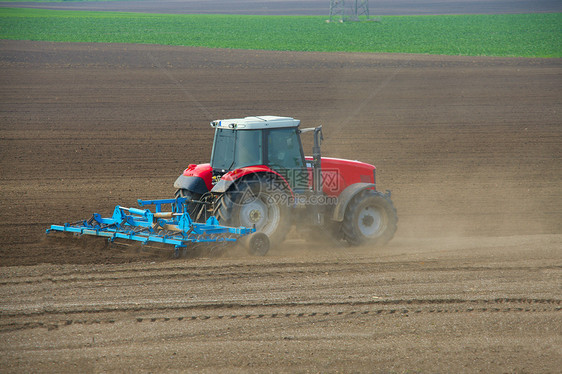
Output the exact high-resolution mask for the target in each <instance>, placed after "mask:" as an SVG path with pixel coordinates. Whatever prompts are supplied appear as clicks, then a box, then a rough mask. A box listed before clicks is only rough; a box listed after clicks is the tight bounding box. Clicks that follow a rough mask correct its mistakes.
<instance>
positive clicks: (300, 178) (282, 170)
mask: <svg viewBox="0 0 562 374" xmlns="http://www.w3.org/2000/svg"><path fill="white" fill-rule="evenodd" d="M266 135H267V142H266V144H267V146H266V156H267V160H266V163H267V165H268V166H269V167H270V168H272V169H273V170H275V171H277V172H278V173H279V174H281V175H282V176H283V177H284V178H285V179H287V181H288V182H289V184H290V185H291V188H292V189H294V190H303V189H306V188H307V187H308V171H307V169H306V164H305V160H304V154H303V151H302V144H301V140H300V136H299V133H298V129H297V128H296V127H290V128H279V129H269V130H267V134H266Z"/></svg>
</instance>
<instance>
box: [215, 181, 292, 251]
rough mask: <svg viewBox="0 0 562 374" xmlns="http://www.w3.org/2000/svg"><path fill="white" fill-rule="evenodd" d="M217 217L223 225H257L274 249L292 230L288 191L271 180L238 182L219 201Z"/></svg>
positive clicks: (216, 211) (216, 209)
mask: <svg viewBox="0 0 562 374" xmlns="http://www.w3.org/2000/svg"><path fill="white" fill-rule="evenodd" d="M214 214H215V216H216V217H217V219H218V220H219V222H220V223H221V224H222V225H226V226H234V227H239V226H243V227H254V226H255V228H256V231H257V232H263V233H264V234H266V235H267V236H268V238H269V241H270V243H271V247H275V246H276V245H278V244H280V243H281V242H282V241H283V240H285V236H286V235H287V233H288V232H289V229H290V227H291V224H290V217H289V204H288V194H287V191H286V189H285V188H284V186H283V184H282V182H278V181H277V180H274V179H272V178H252V179H247V180H241V181H239V182H237V183H236V184H235V186H234V188H232V189H230V190H229V191H227V192H225V193H224V194H222V195H221V196H220V197H219V198H218V201H217V204H216V207H215V213H214Z"/></svg>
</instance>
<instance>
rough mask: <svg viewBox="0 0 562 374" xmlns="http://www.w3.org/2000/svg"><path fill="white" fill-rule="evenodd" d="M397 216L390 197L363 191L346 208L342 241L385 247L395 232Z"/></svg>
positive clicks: (372, 191)
mask: <svg viewBox="0 0 562 374" xmlns="http://www.w3.org/2000/svg"><path fill="white" fill-rule="evenodd" d="M397 223H398V216H397V214H396V209H395V208H394V205H393V204H392V200H390V196H389V195H386V194H383V193H381V192H377V191H374V190H365V191H363V192H361V193H359V194H358V195H357V196H355V197H354V198H353V199H352V200H351V202H350V203H349V205H348V206H347V209H346V212H345V216H344V219H343V234H344V239H345V240H346V241H347V242H348V243H349V244H351V245H355V246H357V245H363V244H372V245H377V246H382V245H385V244H386V243H388V242H389V241H390V239H392V238H393V236H394V233H395V232H396V228H397Z"/></svg>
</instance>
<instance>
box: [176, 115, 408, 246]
mask: <svg viewBox="0 0 562 374" xmlns="http://www.w3.org/2000/svg"><path fill="white" fill-rule="evenodd" d="M299 124H300V121H299V120H296V119H293V118H290V117H276V116H260V117H246V118H237V119H225V120H219V121H213V122H211V126H212V127H213V128H214V129H215V137H214V143H213V151H212V155H211V162H210V163H207V164H200V165H194V164H191V165H189V166H188V167H187V169H185V170H184V172H183V174H182V175H180V176H179V177H178V179H177V180H176V182H175V183H174V187H175V188H176V189H177V192H176V196H180V197H188V198H189V204H188V211H189V213H190V215H191V217H192V218H193V219H194V221H197V222H204V221H205V220H206V219H207V218H208V217H209V216H211V215H214V216H216V217H217V219H218V220H219V222H220V223H221V224H222V225H226V226H234V227H238V226H244V227H255V228H256V230H257V231H261V232H263V233H265V234H267V236H268V237H269V241H270V242H271V245H272V246H275V245H277V244H279V243H281V242H282V241H283V240H284V239H285V236H286V235H287V233H288V232H289V230H290V228H291V227H292V225H296V227H297V228H299V229H300V228H306V229H307V230H308V231H316V232H317V233H320V234H321V235H322V236H324V237H332V238H334V239H335V240H342V241H345V242H347V243H349V244H350V245H361V244H367V243H368V244H373V245H384V244H386V243H387V242H388V241H389V240H391V239H392V237H393V236H394V233H395V231H396V227H397V221H398V217H397V215H396V209H395V208H394V205H393V204H392V201H391V199H390V191H387V192H386V193H381V192H378V191H377V190H376V184H375V180H376V179H375V167H374V166H373V165H370V164H366V163H364V162H359V161H351V160H344V159H338V158H329V157H321V152H320V144H321V141H322V139H323V138H322V126H319V127H316V128H307V129H299ZM307 132H311V133H313V135H314V146H313V150H312V157H308V156H304V153H303V148H302V143H301V137H300V135H301V134H302V133H307ZM265 247H267V246H264V248H265ZM265 251H267V249H265V250H264V252H265ZM256 254H260V255H263V254H265V253H256Z"/></svg>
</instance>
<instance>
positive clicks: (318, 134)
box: [312, 125, 324, 195]
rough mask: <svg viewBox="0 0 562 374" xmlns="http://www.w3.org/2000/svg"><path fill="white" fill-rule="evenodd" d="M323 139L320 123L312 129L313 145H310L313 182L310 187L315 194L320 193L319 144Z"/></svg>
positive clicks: (320, 163)
mask: <svg viewBox="0 0 562 374" xmlns="http://www.w3.org/2000/svg"><path fill="white" fill-rule="evenodd" d="M323 140H324V136H323V135H322V125H320V126H318V127H316V128H315V129H314V147H312V166H313V178H314V183H313V186H312V189H313V191H314V193H315V194H317V195H321V194H322V152H321V150H320V145H321V144H322V141H323Z"/></svg>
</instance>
